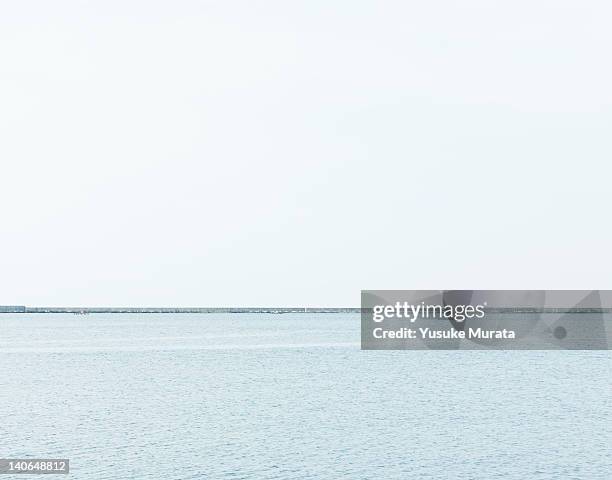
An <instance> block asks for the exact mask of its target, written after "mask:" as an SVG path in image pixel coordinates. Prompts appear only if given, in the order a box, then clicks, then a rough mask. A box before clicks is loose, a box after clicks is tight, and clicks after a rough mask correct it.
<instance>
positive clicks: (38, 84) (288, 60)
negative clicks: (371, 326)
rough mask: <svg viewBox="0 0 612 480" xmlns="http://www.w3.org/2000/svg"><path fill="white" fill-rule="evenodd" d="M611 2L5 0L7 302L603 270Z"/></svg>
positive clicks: (606, 281)
mask: <svg viewBox="0 0 612 480" xmlns="http://www.w3.org/2000/svg"><path fill="white" fill-rule="evenodd" d="M611 15H612V7H611V6H610V3H609V2H608V1H601V2H595V1H589V0H583V1H571V2H569V1H560V0H554V1H553V0H551V1H533V0H529V1H522V0H519V1H511V2H509V1H491V0H486V1H485V0H483V1H469V0H468V1H450V0H445V1H419V2H417V1H380V0H379V1H356V0H351V1H348V0H346V1H329V0H327V1H316V0H308V1H253V0H248V1H232V0H221V1H180V0H172V1H163V2H161V1H152V0H147V1H134V0H120V1H109V0H105V1H97V2H96V1H84V0H81V1H76V0H75V1H66V0H58V1H54V2H49V1H27V0H20V1H4V2H1V3H0V161H1V179H2V183H1V186H0V202H1V203H0V205H1V206H2V207H1V208H2V209H1V212H2V218H1V222H0V224H1V227H0V241H1V245H0V246H1V249H0V258H1V263H0V269H1V270H0V272H1V273H0V279H1V284H0V304H28V305H90V306H93V305H110V306H120V305H142V306H144V305H151V306H157V305H177V306H195V305H203V306H226V305H240V306H249V305H254V306H257V305H322V306H324V305H339V306H344V305H358V302H359V290H360V289H375V288H379V289H383V288H398V289H403V288H419V289H428V288H434V289H437V288H549V289H552V288H612V277H611V275H610V272H611V271H612V255H611V250H610V245H611V244H612V228H611V226H610V206H611V205H612V196H611V193H610V184H611V175H610V174H611V172H612V168H611V167H610V162H611V160H612V110H611V108H612V88H611V85H612V67H611V62H610V47H611V45H612V29H611V28H610V19H611V18H612V16H611Z"/></svg>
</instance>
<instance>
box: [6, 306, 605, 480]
mask: <svg viewBox="0 0 612 480" xmlns="http://www.w3.org/2000/svg"><path fill="white" fill-rule="evenodd" d="M359 332H360V327H359V316H358V315H355V314H284V315H269V314H202V315H198V314H182V315H181V314H160V315H156V314H141V315H122V314H106V315H103V314H92V315H89V316H74V315H59V314H58V315H55V314H40V315H25V314H24V315H11V314H5V315H0V382H1V389H0V417H1V422H0V457H1V458H9V457H49V458H69V459H70V462H71V464H70V467H71V472H70V475H69V478H73V479H98V480H103V479H189V478H193V479H196V478H198V479H199V478H210V479H260V478H262V479H273V478H274V479H302V478H315V479H339V478H346V479H361V478H376V479H405V478H418V479H421V478H422V479H487V480H488V479H496V478H499V479H517V480H519V479H520V480H524V479H589V480H597V479H610V478H612V455H611V453H612V452H611V449H612V402H611V395H610V394H611V386H612V385H611V378H612V375H611V374H612V354H611V352H610V351H588V352H587V351H429V350H426V351H398V352H383V351H361V350H360V349H359ZM4 478H7V479H8V478H10V476H8V475H7V476H5V477H4ZM16 478H29V477H22V476H19V477H16ZM43 478H54V477H43Z"/></svg>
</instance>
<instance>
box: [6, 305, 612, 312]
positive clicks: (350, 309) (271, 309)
mask: <svg viewBox="0 0 612 480" xmlns="http://www.w3.org/2000/svg"><path fill="white" fill-rule="evenodd" d="M361 311H362V310H361V308H359V307H27V306H23V305H21V306H19V305H17V306H2V305H0V313H74V314H89V313H269V314H281V313H361ZM484 311H485V312H487V313H516V314H521V313H523V314H526V313H612V308H584V307H573V308H550V307H543V308H539V307H507V308H504V307H501V308H493V307H491V308H486V307H485V308H484Z"/></svg>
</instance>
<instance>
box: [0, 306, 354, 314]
mask: <svg viewBox="0 0 612 480" xmlns="http://www.w3.org/2000/svg"><path fill="white" fill-rule="evenodd" d="M360 311H361V310H360V309H359V308H358V307H356V308H353V307H348V308H338V307H332V308H325V307H26V306H0V313H359V312H360Z"/></svg>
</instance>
